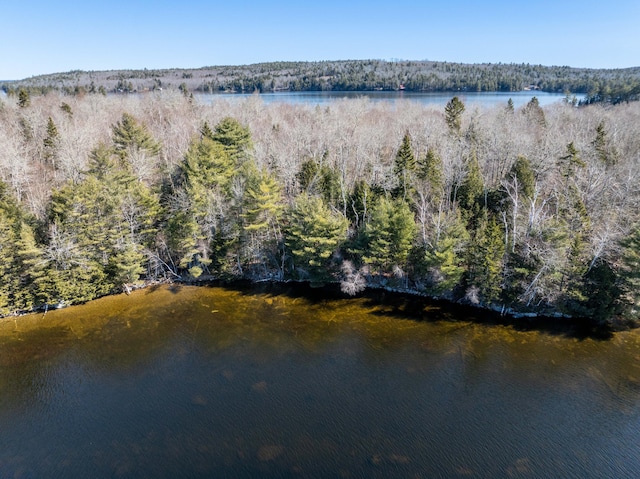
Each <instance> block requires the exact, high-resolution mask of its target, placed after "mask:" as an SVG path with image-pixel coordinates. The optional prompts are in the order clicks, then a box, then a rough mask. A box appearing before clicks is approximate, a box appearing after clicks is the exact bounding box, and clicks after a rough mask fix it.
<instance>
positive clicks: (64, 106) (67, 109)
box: [60, 102, 73, 118]
mask: <svg viewBox="0 0 640 479" xmlns="http://www.w3.org/2000/svg"><path fill="white" fill-rule="evenodd" d="M60 109H61V110H62V111H63V112H65V113H66V114H67V116H68V117H69V118H71V117H72V116H73V110H71V107H70V106H69V104H68V103H65V102H62V104H61V105H60Z"/></svg>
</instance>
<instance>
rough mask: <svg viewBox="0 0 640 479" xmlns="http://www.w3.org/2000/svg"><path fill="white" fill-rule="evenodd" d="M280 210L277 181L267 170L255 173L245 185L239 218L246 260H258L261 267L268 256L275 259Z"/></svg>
mask: <svg viewBox="0 0 640 479" xmlns="http://www.w3.org/2000/svg"><path fill="white" fill-rule="evenodd" d="M283 209H284V208H283V204H282V198H281V191H280V185H279V184H278V182H277V181H276V180H275V178H274V177H273V176H271V175H270V174H268V173H267V172H264V171H263V172H260V173H258V174H257V175H256V178H255V181H251V182H250V184H249V186H248V187H247V190H246V193H245V205H244V213H243V214H242V218H243V219H244V224H243V229H244V232H245V235H246V236H247V239H246V244H245V250H247V251H248V252H249V254H248V256H249V257H250V261H258V263H259V264H260V265H262V266H263V267H265V269H266V266H265V264H266V262H267V261H268V259H269V257H270V258H271V259H272V260H273V259H275V252H276V251H275V249H276V247H277V244H278V242H279V241H280V236H281V233H280V218H281V216H282V212H283Z"/></svg>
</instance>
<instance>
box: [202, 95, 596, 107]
mask: <svg viewBox="0 0 640 479" xmlns="http://www.w3.org/2000/svg"><path fill="white" fill-rule="evenodd" d="M454 96H458V98H460V99H461V100H462V102H463V103H464V104H465V105H468V106H481V107H487V108H490V107H494V106H499V105H504V106H506V105H507V102H508V101H509V98H511V100H512V101H513V105H514V107H515V108H518V107H520V106H523V105H526V104H527V103H529V101H531V99H532V98H533V97H534V96H535V97H536V98H537V99H538V102H539V103H540V105H542V106H545V105H550V104H553V103H556V102H561V101H563V100H564V99H565V97H566V95H564V94H562V93H546V92H542V91H518V92H436V93H418V92H406V91H368V92H367V91H365V92H362V91H360V92H355V91H352V92H350V91H324V92H277V93H261V94H240V93H227V94H209V95H205V94H199V95H197V97H198V99H199V100H200V101H202V102H203V103H210V102H214V101H216V100H220V99H225V100H241V99H247V98H252V97H257V98H260V99H261V100H262V101H264V102H265V103H266V104H270V103H292V104H302V105H312V106H314V105H321V106H326V105H328V104H331V103H333V102H335V101H338V100H343V99H354V98H366V99H368V100H370V101H372V102H388V103H392V104H396V103H398V102H402V101H411V102H417V103H420V104H423V105H431V106H436V107H442V108H444V106H445V105H446V104H447V102H449V100H451V98H453V97H454ZM576 97H577V99H578V100H581V99H583V98H584V95H576Z"/></svg>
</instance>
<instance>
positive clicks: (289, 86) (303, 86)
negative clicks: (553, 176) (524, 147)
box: [2, 60, 640, 103]
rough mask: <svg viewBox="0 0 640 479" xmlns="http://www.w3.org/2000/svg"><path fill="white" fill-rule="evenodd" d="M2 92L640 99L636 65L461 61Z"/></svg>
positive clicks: (264, 67) (271, 68)
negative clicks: (528, 93) (534, 93)
mask: <svg viewBox="0 0 640 479" xmlns="http://www.w3.org/2000/svg"><path fill="white" fill-rule="evenodd" d="M2 88H3V89H4V90H5V91H6V92H7V93H12V92H15V91H17V90H18V89H19V88H25V89H27V90H29V92H30V93H32V94H34V93H46V92H47V91H51V90H55V91H62V92H65V93H69V94H79V93H86V92H102V93H108V92H121V93H128V92H141V91H149V90H156V89H160V88H162V89H180V90H182V91H183V92H185V93H191V92H202V93H216V92H244V93H251V92H272V91H323V90H334V91H371V90H400V89H404V90H407V91H425V92H428V91H520V90H523V89H526V88H531V89H537V90H542V91H547V92H571V93H581V94H586V96H587V101H588V102H600V101H606V102H611V103H618V102H620V101H629V100H637V99H638V98H640V67H634V68H627V69H588V68H571V67H568V66H542V65H529V64H502V63H497V64H490V63H489V64H464V63H450V62H435V61H384V60H345V61H322V62H271V63H258V64H253V65H241V66H212V67H204V68H197V69H166V70H147V69H144V70H116V71H100V72H85V71H71V72H66V73H56V74H50V75H42V76H37V77H32V78H27V79H24V80H21V81H17V82H7V83H4V84H3V85H2Z"/></svg>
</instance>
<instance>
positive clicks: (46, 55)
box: [0, 0, 640, 80]
mask: <svg viewBox="0 0 640 479" xmlns="http://www.w3.org/2000/svg"><path fill="white" fill-rule="evenodd" d="M3 3H4V5H2V7H1V8H0V45H2V49H1V53H0V79H1V80H13V79H22V78H26V77H29V76H33V75H39V74H44V73H54V72H63V71H69V70H114V69H124V68H136V69H138V68H149V69H152V68H190V67H202V66H208V65H240V64H248V63H257V62H265V61H279V60H344V59H369V58H377V59H386V60H390V59H394V58H401V59H409V60H438V61H450V62H466V63H480V62H491V63H498V62H502V63H531V64H543V65H569V66H575V67H593V68H619V67H631V66H640V1H638V0H612V1H608V2H602V1H600V2H596V1H592V0H582V1H575V0H569V1H562V0H556V1H549V0H539V1H536V2H525V1H484V2H482V1H473V2H472V1H468V0H464V1H456V0H441V1H438V2H434V1H429V0H426V1H414V0H404V1H403V0H398V1H393V0H387V1H378V0H370V1H368V2H364V1H348V0H343V1H336V0H325V1H323V2H321V1H304V0H297V1H277V0H274V1H271V2H266V1H265V2H262V1H257V0H226V1H224V2H222V1H209V2H207V1H194V0H184V1H182V2H168V1H164V0H156V1H153V2H151V1H146V0H145V1H135V0H130V1H122V0H111V1H98V2H94V1H87V2H77V1H70V0H59V1H50V0H49V1H33V0H23V1H21V2H16V1H5V2H3Z"/></svg>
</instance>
